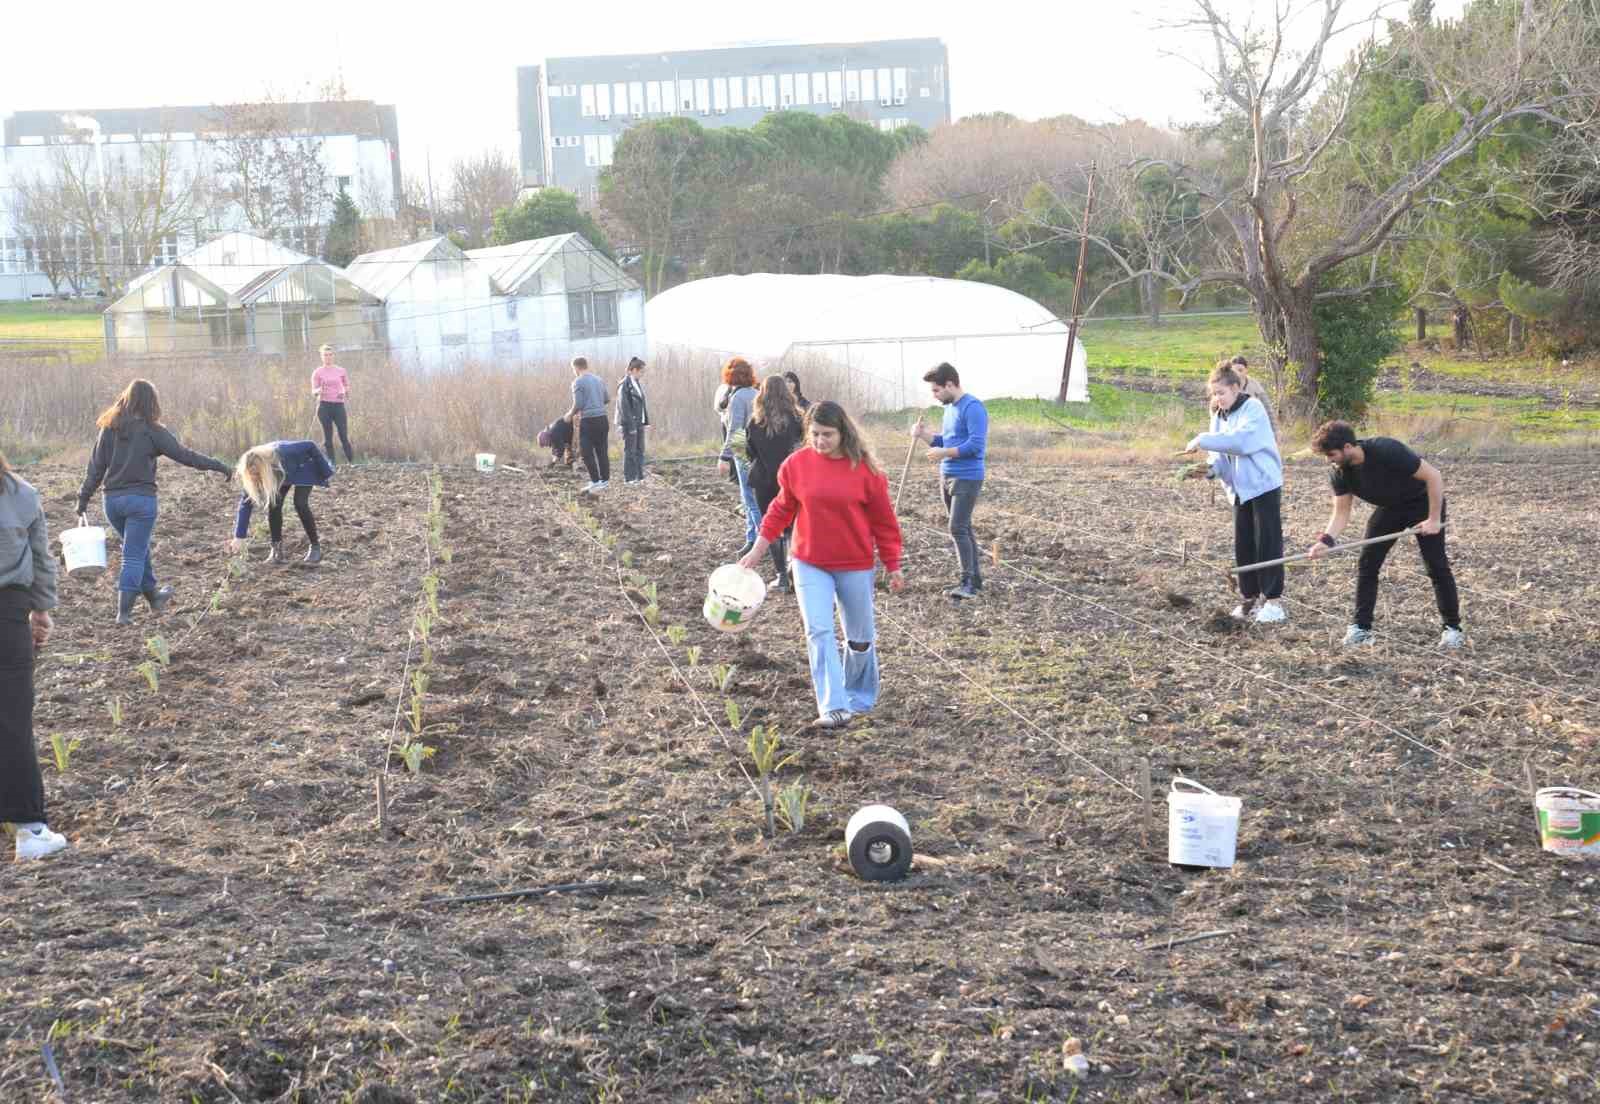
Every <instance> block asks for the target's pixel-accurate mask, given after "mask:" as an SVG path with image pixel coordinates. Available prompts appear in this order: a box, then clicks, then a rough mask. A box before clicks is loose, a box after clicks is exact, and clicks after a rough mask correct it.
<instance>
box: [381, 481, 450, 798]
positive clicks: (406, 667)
mask: <svg viewBox="0 0 1600 1104" xmlns="http://www.w3.org/2000/svg"><path fill="white" fill-rule="evenodd" d="M441 478H443V477H442V476H441ZM422 482H423V485H424V486H426V487H427V488H428V498H429V505H430V506H431V505H432V498H433V480H432V479H430V478H429V476H428V475H426V474H425V475H423V477H422ZM422 549H423V554H424V556H425V557H426V559H425V560H424V561H423V567H424V568H426V569H427V570H425V571H424V572H423V575H427V573H428V572H429V571H432V570H433V540H432V539H431V538H430V537H429V535H428V530H427V525H426V523H424V525H423V530H422ZM423 598H424V595H418V596H417V600H416V602H414V603H413V604H412V606H411V624H409V625H407V626H406V658H405V662H404V663H403V664H402V665H401V667H400V691H399V693H397V694H396V695H395V698H394V720H393V721H392V722H390V725H389V743H388V745H387V746H386V747H385V748H384V749H383V774H384V777H385V778H387V777H388V776H389V765H390V763H391V762H393V760H394V738H395V736H396V734H398V733H399V731H400V706H401V703H403V702H404V701H405V700H406V676H407V675H409V674H410V673H411V650H412V649H413V648H415V647H416V645H417V627H416V623H417V613H418V612H419V611H420V610H421V609H422V601H423ZM417 738H418V739H419V740H420V739H421V738H422V736H421V733H418V735H417ZM380 811H381V810H380Z"/></svg>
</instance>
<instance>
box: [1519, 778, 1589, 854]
mask: <svg viewBox="0 0 1600 1104" xmlns="http://www.w3.org/2000/svg"><path fill="white" fill-rule="evenodd" d="M1533 804H1534V807H1535V808H1537V809H1538V810H1539V842H1540V845H1541V846H1543V848H1544V849H1545V850H1546V851H1548V852H1550V853H1551V854H1552V855H1560V856H1562V857H1563V858H1567V859H1600V794H1597V793H1591V792H1590V791H1588V790H1578V789H1573V788H1572V787H1571V786H1547V787H1545V788H1544V789H1542V790H1540V791H1539V792H1538V793H1536V794H1534V795H1533Z"/></svg>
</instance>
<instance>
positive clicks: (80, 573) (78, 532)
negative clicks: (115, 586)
mask: <svg viewBox="0 0 1600 1104" xmlns="http://www.w3.org/2000/svg"><path fill="white" fill-rule="evenodd" d="M61 555H62V556H64V557H65V558H66V561H67V574H68V575H72V576H74V577H76V578H80V579H92V578H94V577H95V576H96V575H99V574H100V573H101V572H103V571H104V570H105V569H106V531H105V530H104V529H102V528H101V527H100V526H98V525H80V526H78V527H77V528H76V529H63V530H62V531H61Z"/></svg>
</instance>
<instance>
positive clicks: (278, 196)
mask: <svg viewBox="0 0 1600 1104" xmlns="http://www.w3.org/2000/svg"><path fill="white" fill-rule="evenodd" d="M213 117H214V119H215V122H216V129H217V136H216V137H215V138H213V139H212V140H211V143H210V145H211V160H212V163H213V165H214V167H215V171H216V174H217V178H218V187H219V191H220V194H221V195H222V196H224V197H225V198H226V199H227V200H228V201H229V202H231V203H232V204H233V205H234V206H235V207H236V208H237V209H238V212H239V214H240V216H241V217H242V218H243V220H244V222H245V225H247V226H249V227H250V229H251V230H253V231H254V232H256V233H257V234H260V235H262V236H264V237H270V238H277V239H280V240H283V241H286V242H287V244H289V245H291V246H293V247H294V248H296V249H299V250H300V251H301V252H304V253H316V252H317V250H318V246H319V243H320V239H321V235H322V232H323V229H324V227H325V225H326V223H327V221H328V218H329V215H330V212H331V207H332V202H333V195H332V192H331V191H330V190H329V188H328V175H327V168H326V166H325V165H324V163H323V159H322V139H321V138H320V137H318V136H317V135H316V133H315V127H314V125H313V124H312V122H311V120H310V119H306V120H304V121H301V120H297V119H296V118H295V111H294V106H293V105H291V104H288V103H286V102H284V101H283V100H281V99H280V98H278V97H277V96H275V95H273V94H270V93H269V94H268V95H267V96H266V97H264V98H263V99H262V100H260V101H257V102H254V103H242V104H224V105H219V106H218V107H216V108H214V109H213Z"/></svg>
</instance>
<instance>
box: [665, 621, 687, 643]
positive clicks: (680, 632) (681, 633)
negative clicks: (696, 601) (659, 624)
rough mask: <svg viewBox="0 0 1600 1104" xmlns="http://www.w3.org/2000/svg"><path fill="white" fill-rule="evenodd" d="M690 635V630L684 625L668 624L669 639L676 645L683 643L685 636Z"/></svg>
mask: <svg viewBox="0 0 1600 1104" xmlns="http://www.w3.org/2000/svg"><path fill="white" fill-rule="evenodd" d="M688 635H689V630H688V629H686V628H684V627H683V626H682V625H668V626H667V639H668V640H670V641H672V643H673V645H674V646H676V645H678V644H682V643H683V638H684V637H686V636H688Z"/></svg>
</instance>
